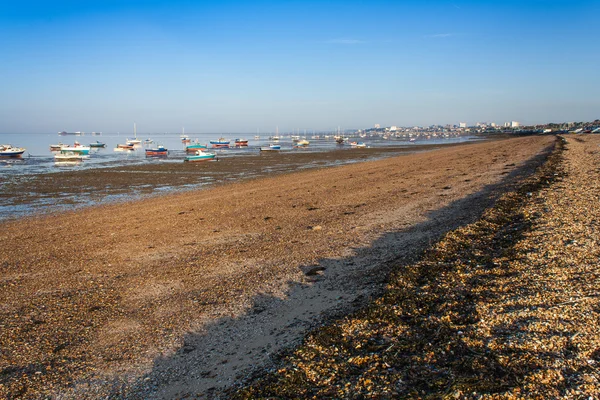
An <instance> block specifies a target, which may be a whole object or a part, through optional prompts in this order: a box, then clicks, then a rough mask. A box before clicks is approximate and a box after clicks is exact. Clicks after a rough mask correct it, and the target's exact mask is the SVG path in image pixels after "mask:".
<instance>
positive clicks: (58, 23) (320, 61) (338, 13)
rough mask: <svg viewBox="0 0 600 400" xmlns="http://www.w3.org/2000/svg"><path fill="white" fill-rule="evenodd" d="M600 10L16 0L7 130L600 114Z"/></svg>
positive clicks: (1, 38) (9, 19)
mask: <svg viewBox="0 0 600 400" xmlns="http://www.w3.org/2000/svg"><path fill="white" fill-rule="evenodd" d="M599 4H600V2H598V1H578V0H571V1H553V0H537V1H533V0H532V1H528V0H522V1H512V0H508V1H460V0H456V1H399V0H397V1H378V0H373V1H351V0H350V1H335V0H332V1H253V2H250V1H219V2H205V1H191V0H188V1H180V0H172V1H163V0H154V1H141V0H138V1H113V0H106V1H94V0H89V1H60V0H57V1H30V0H21V1H7V0H4V1H2V0H0V54H1V55H0V60H1V61H0V82H1V85H0V86H1V88H0V132H5V133H20V132H40V133H41V132H52V133H53V132H56V131H60V130H68V131H77V130H81V131H86V132H90V131H101V132H107V133H108V132H119V131H121V132H125V131H130V130H131V127H132V124H133V122H136V123H137V125H138V131H139V132H148V133H151V132H177V131H180V130H181V127H185V129H186V132H255V131H256V130H257V129H259V130H260V131H261V132H270V131H273V130H274V129H275V127H276V126H278V127H279V130H280V131H282V132H283V131H290V130H293V129H300V130H304V129H306V130H308V131H312V130H313V129H314V130H326V129H331V130H333V129H336V128H337V127H338V126H341V127H342V128H365V127H370V126H373V124H375V123H379V124H381V125H383V126H389V125H399V126H412V125H429V124H446V123H451V124H455V123H458V122H459V121H466V122H468V123H470V124H474V123H475V122H479V121H488V122H497V123H503V122H505V121H510V120H516V121H520V122H522V123H528V124H535V123H542V122H562V121H582V120H593V119H596V118H600V96H598V93H600V90H599V89H600V78H599V76H600V75H599V74H598V72H597V69H598V65H600V63H599V61H600V52H599V51H598V50H599V43H600V40H599V39H600V30H599V29H598V25H597V15H598V12H599V11H600V5H599Z"/></svg>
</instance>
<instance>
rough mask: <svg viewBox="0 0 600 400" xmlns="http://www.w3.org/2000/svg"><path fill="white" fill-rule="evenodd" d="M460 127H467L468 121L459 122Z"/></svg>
mask: <svg viewBox="0 0 600 400" xmlns="http://www.w3.org/2000/svg"><path fill="white" fill-rule="evenodd" d="M458 127H459V128H466V127H467V123H466V122H459V123H458Z"/></svg>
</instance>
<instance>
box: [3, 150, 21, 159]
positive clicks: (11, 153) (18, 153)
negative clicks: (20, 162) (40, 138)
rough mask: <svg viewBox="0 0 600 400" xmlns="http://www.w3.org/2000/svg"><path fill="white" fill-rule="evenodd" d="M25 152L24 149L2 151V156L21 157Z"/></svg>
mask: <svg viewBox="0 0 600 400" xmlns="http://www.w3.org/2000/svg"><path fill="white" fill-rule="evenodd" d="M23 153H25V150H23V151H20V150H19V151H0V157H1V158H21V156H22V155H23Z"/></svg>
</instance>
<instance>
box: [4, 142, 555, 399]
mask: <svg viewBox="0 0 600 400" xmlns="http://www.w3.org/2000/svg"><path fill="white" fill-rule="evenodd" d="M553 143H554V138H553V137H545V136H536V137H525V138H516V139H510V140H502V141H497V142H488V143H478V144H468V145H461V146H455V147H451V148H444V149H440V150H436V151H432V152H427V153H419V154H412V155H407V156H402V157H395V158H389V159H384V160H378V161H372V162H365V163H359V164H352V165H346V166H342V167H333V168H324V169H318V170H309V171H302V172H296V173H290V174H281V175H278V176H275V177H267V178H257V179H253V180H250V181H246V182H241V183H232V184H226V185H218V186H216V187H213V188H210V189H208V190H201V191H191V192H186V193H179V194H171V195H165V196H160V197H156V198H149V199H144V200H141V201H136V202H129V203H123V204H114V205H103V206H98V207H91V208H85V209H82V210H78V211H74V212H66V213H57V214H53V215H50V216H44V217H39V218H28V219H21V220H17V221H13V222H6V223H3V229H2V231H1V232H0V248H1V249H2V252H1V253H0V287H1V288H2V290H1V291H0V321H1V322H0V325H1V326H0V346H1V348H2V352H1V353H0V396H5V397H16V396H23V397H43V396H59V397H66V398H82V397H100V396H103V395H107V394H112V395H113V396H131V397H143V398H148V397H157V398H173V397H178V396H179V397H181V396H183V395H186V394H193V395H197V394H201V395H208V396H212V395H214V394H215V393H218V392H219V390H221V389H224V388H227V387H228V386H230V385H231V384H233V383H234V382H236V381H239V380H240V379H243V378H245V377H246V376H248V374H251V373H252V372H253V371H256V370H260V369H264V368H265V367H268V366H269V365H271V362H272V361H273V359H272V356H273V355H274V354H277V353H278V352H279V351H281V350H282V349H285V348H288V347H289V346H292V345H294V344H296V343H298V342H299V340H300V339H301V338H302V337H303V336H304V335H305V333H306V332H307V331H308V330H309V329H311V328H313V327H315V326H318V325H319V324H321V323H322V322H323V321H326V320H328V319H329V318H331V317H332V316H336V315H340V314H343V313H345V312H348V311H349V310H352V309H354V308H355V307H358V306H360V305H362V304H365V302H366V301H367V300H368V299H369V297H370V296H372V295H374V294H377V293H379V292H380V290H381V289H382V287H383V283H384V282H385V278H386V276H387V273H388V271H389V269H390V265H391V263H392V262H397V261H398V260H399V259H410V258H411V257H414V256H415V255H416V254H418V253H419V251H421V250H423V249H424V248H426V247H427V246H428V245H429V243H431V242H433V241H435V240H437V238H439V237H440V236H441V235H442V234H443V233H444V232H447V231H448V230H450V229H453V228H456V227H458V226H460V225H462V224H465V223H467V222H471V221H473V220H474V219H476V218H477V217H478V216H479V215H480V213H481V211H482V210H483V209H484V208H485V207H487V206H489V205H490V204H491V203H492V202H493V201H494V200H495V199H496V198H498V196H499V195H500V194H501V193H502V192H504V191H506V190H508V189H509V188H510V187H511V185H512V184H514V183H515V182H516V181H518V180H519V179H521V178H522V177H523V176H527V175H528V174H530V173H531V172H532V171H533V169H534V168H535V167H536V166H537V165H539V163H540V162H541V161H542V159H543V155H544V154H547V152H549V151H550V149H551V147H552V146H553ZM216 164H218V163H216ZM207 167H210V165H207Z"/></svg>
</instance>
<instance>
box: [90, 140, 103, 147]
mask: <svg viewBox="0 0 600 400" xmlns="http://www.w3.org/2000/svg"><path fill="white" fill-rule="evenodd" d="M90 147H93V148H104V147H106V143H102V142H101V141H99V140H96V142H95V143H90Z"/></svg>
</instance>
